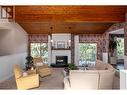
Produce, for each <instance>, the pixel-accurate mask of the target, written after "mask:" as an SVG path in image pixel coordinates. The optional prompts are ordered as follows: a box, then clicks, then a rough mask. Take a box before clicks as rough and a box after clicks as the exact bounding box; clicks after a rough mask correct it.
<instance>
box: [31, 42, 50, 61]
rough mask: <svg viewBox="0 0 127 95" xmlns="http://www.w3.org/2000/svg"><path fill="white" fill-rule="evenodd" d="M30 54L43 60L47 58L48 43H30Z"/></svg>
mask: <svg viewBox="0 0 127 95" xmlns="http://www.w3.org/2000/svg"><path fill="white" fill-rule="evenodd" d="M31 56H32V57H40V56H41V57H43V59H44V61H45V62H47V60H48V44H47V43H31Z"/></svg>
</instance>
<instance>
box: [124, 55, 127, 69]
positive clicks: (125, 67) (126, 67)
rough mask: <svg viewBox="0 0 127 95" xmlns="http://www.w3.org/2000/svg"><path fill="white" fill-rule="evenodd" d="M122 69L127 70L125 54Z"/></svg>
mask: <svg viewBox="0 0 127 95" xmlns="http://www.w3.org/2000/svg"><path fill="white" fill-rule="evenodd" d="M124 69H126V70H127V56H126V55H124Z"/></svg>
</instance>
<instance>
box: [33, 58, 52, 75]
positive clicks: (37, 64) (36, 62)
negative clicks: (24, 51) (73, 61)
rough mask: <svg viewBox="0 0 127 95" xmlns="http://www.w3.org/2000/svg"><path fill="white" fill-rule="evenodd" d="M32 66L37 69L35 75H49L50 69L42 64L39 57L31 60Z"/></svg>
mask: <svg viewBox="0 0 127 95" xmlns="http://www.w3.org/2000/svg"><path fill="white" fill-rule="evenodd" d="M33 62H34V65H35V67H36V69H37V73H38V74H39V75H40V76H41V77H45V76H47V75H51V69H50V68H49V66H48V64H44V63H43V59H42V58H41V57H35V58H34V59H33Z"/></svg>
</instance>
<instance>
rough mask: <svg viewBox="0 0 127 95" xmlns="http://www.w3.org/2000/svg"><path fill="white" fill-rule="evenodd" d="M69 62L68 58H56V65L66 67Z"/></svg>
mask: <svg viewBox="0 0 127 95" xmlns="http://www.w3.org/2000/svg"><path fill="white" fill-rule="evenodd" d="M67 62H68V58H67V56H56V64H61V65H66V64H67Z"/></svg>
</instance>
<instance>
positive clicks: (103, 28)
mask: <svg viewBox="0 0 127 95" xmlns="http://www.w3.org/2000/svg"><path fill="white" fill-rule="evenodd" d="M0 8H1V12H0V13H1V19H0V21H1V23H0V44H1V46H0V55H1V57H0V63H1V67H0V76H1V77H0V82H1V83H0V88H1V89H74V88H76V89H120V70H121V68H120V69H119V68H117V67H118V66H117V65H119V64H117V62H114V60H115V61H116V60H117V59H115V57H116V56H113V55H115V54H114V52H116V51H115V49H116V47H117V45H115V49H114V47H112V46H109V44H110V41H109V39H110V38H113V39H114V38H115V37H122V38H124V41H125V42H126V40H127V38H126V32H125V31H126V23H125V21H126V19H125V16H126V15H125V13H126V9H127V7H126V6H1V7H0ZM116 10H117V11H116ZM114 31H115V32H114ZM117 31H122V33H121V32H120V33H118V32H117ZM112 32H113V33H112ZM112 35H114V36H112ZM116 42H117V41H116ZM116 44H117V43H116ZM123 44H124V45H123ZM123 44H122V45H123V47H122V48H125V49H121V50H122V51H119V52H120V54H123V55H121V56H123V57H121V58H122V59H124V61H122V62H121V64H122V65H121V66H122V69H126V68H127V64H126V63H127V62H126V52H127V51H126V46H127V45H126V43H124V42H123ZM110 53H113V54H111V55H112V56H111V55H110ZM124 54H125V55H124ZM31 56H32V59H33V60H32V61H33V63H36V62H35V59H36V57H38V58H40V59H39V61H40V60H41V61H40V62H38V63H37V64H36V65H35V66H34V67H33V68H32V66H31V64H30V65H29V63H30V62H29V61H31V60H29V59H30V58H31ZM26 58H27V59H26ZM112 58H114V60H113V59H112ZM27 62H28V64H27V65H28V67H27V66H26V64H25V63H27ZM42 63H43V64H42ZM97 63H98V64H99V65H98V64H97ZM15 64H18V66H19V67H20V68H21V70H23V72H22V73H23V74H22V75H21V76H20V77H21V79H22V78H24V77H29V73H31V70H32V71H33V72H32V73H34V75H36V77H35V78H36V79H35V80H33V79H34V78H33V77H32V78H30V77H29V78H28V80H27V83H25V82H24V83H23V81H22V82H21V83H20V81H19V80H20V78H17V77H16V72H15V73H14V66H15ZM70 64H71V65H70ZM42 65H44V67H43V66H42ZM68 65H69V66H70V68H69V69H73V68H72V67H73V66H74V68H75V67H76V69H75V70H70V71H69V73H70V74H71V73H76V74H77V72H79V71H81V72H80V73H78V74H79V75H78V74H77V76H71V77H74V79H75V80H72V84H71V85H73V82H74V85H73V86H72V87H69V86H68V82H67V80H68V79H66V78H68V72H67V71H66V70H68V67H69V66H68ZM16 66H17V65H16ZM18 66H17V67H16V70H17V68H19V67H18ZM29 66H30V67H29ZM65 69H66V70H65ZM77 69H78V70H77ZM107 69H108V70H107ZM29 70H30V72H29V73H26V72H27V71H29ZM36 70H37V71H36ZM99 70H106V74H107V75H104V76H102V77H100V76H101V75H103V74H104V73H103V74H102V72H101V71H99ZM90 71H91V72H90ZM93 71H94V73H92V72H93ZM114 71H115V72H114ZM82 73H83V74H85V75H84V77H81V76H83V75H82ZM108 74H109V75H108ZM90 75H91V76H90ZM105 76H106V77H105ZM113 76H115V78H114V77H113ZM79 77H81V78H79ZM101 78H102V79H105V80H102V81H99V80H100V79H101ZM79 79H80V80H79ZM84 79H85V81H83V82H82V80H84ZM90 79H93V80H90ZM77 80H79V81H77ZM107 80H108V83H107V82H106V81H107ZM18 81H19V82H18ZM29 81H30V83H29ZM33 81H36V82H33ZM80 81H81V82H80ZM32 82H33V83H35V84H33V85H32ZM101 82H102V83H101ZM86 83H87V85H85V86H84V85H81V84H86ZM22 84H24V85H22ZM25 84H26V86H25ZM29 85H30V86H29ZM25 87H26V88H25Z"/></svg>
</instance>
